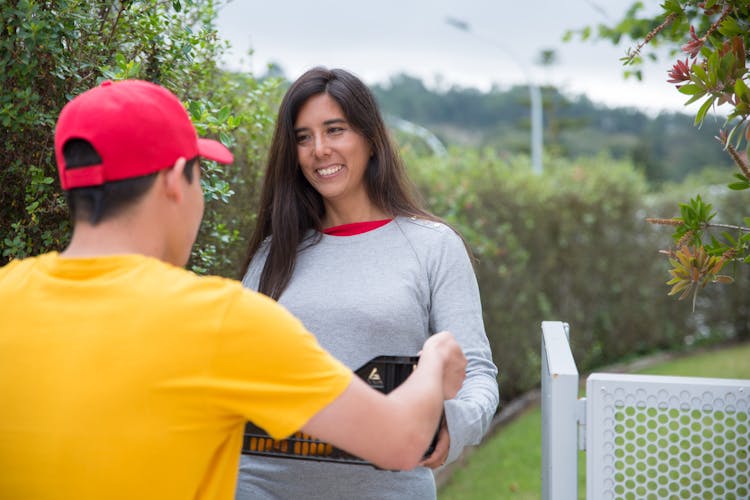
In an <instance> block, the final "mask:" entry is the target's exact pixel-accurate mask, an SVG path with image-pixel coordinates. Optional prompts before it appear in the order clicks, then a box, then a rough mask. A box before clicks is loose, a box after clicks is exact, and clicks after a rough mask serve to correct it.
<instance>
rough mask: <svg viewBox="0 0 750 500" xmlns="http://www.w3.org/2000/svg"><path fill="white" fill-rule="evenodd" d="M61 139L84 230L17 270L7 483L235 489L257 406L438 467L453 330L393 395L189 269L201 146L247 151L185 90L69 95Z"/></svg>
mask: <svg viewBox="0 0 750 500" xmlns="http://www.w3.org/2000/svg"><path fill="white" fill-rule="evenodd" d="M55 152H56V156H57V163H58V170H59V175H60V181H61V184H62V188H63V190H65V191H66V194H67V196H68V202H69V205H70V207H71V211H72V215H73V220H74V227H73V236H72V239H71V242H70V245H69V246H68V247H67V248H66V249H65V250H64V251H63V252H62V253H60V254H57V253H55V252H52V253H48V254H45V255H41V256H38V257H35V258H29V259H24V260H21V261H14V262H11V263H10V264H8V265H7V266H5V268H3V269H0V493H1V494H0V496H2V497H3V498H12V499H15V498H76V499H86V498H129V499H134V498H135V499H138V498H141V499H143V498H159V499H169V498H231V497H232V495H233V492H234V486H235V479H236V471H237V461H238V457H239V451H240V445H241V440H242V429H243V427H244V423H245V421H246V420H252V421H253V422H255V423H256V424H258V425H260V426H261V427H263V428H265V429H266V431H267V432H269V433H270V434H271V435H272V436H274V437H276V438H282V437H285V436H287V435H289V434H291V433H292V432H294V431H296V430H298V429H301V430H302V431H304V432H306V433H309V434H312V435H314V436H316V437H318V438H320V439H323V440H325V441H328V442H330V443H331V444H333V445H335V446H338V447H341V448H343V449H346V450H347V451H349V452H352V453H354V454H356V455H359V456H361V457H363V458H365V459H367V460H370V461H372V462H373V463H375V464H377V465H379V466H381V467H384V468H394V469H395V468H401V469H408V468H412V467H415V466H416V465H417V464H418V463H419V461H420V459H421V457H422V454H423V453H424V451H425V449H426V448H427V446H428V445H429V442H430V440H431V438H432V436H433V433H434V431H435V428H436V427H437V424H438V421H439V418H440V415H441V411H442V405H443V400H444V399H449V398H452V397H453V396H454V395H455V394H456V392H457V391H458V389H459V387H460V385H461V382H462V381H463V376H464V368H465V358H464V357H463V354H462V353H461V351H460V349H459V347H458V345H457V344H456V342H455V341H454V339H453V337H452V335H451V334H449V333H447V332H443V333H438V334H436V335H433V336H432V337H431V338H430V339H429V340H428V341H427V342H426V343H425V345H424V347H423V351H422V356H421V360H420V363H419V365H418V367H417V369H416V370H415V372H414V373H413V374H412V376H410V377H409V379H408V380H407V381H406V382H405V383H404V384H402V385H401V386H400V387H399V388H398V389H397V390H395V391H393V392H392V393H390V394H389V395H388V396H385V395H383V394H380V393H378V392H377V391H374V390H372V389H370V388H369V387H368V386H367V385H366V384H365V383H364V382H362V381H361V380H359V379H358V378H357V377H354V376H353V374H352V373H351V372H350V371H349V370H348V369H347V368H345V367H344V366H343V365H342V364H341V363H339V362H338V361H336V360H334V359H333V358H332V357H331V356H330V355H329V354H328V353H326V352H325V351H323V350H322V348H320V347H319V346H318V344H317V343H316V341H315V340H314V337H313V336H312V335H311V334H309V333H308V332H307V331H305V330H304V328H303V326H302V325H301V323H300V322H299V321H297V320H296V319H295V318H293V317H292V316H291V315H290V314H289V313H287V312H286V311H285V310H284V309H283V308H282V307H281V306H279V305H278V304H276V303H275V302H273V301H272V300H270V299H268V298H266V297H264V296H262V295H259V294H255V293H252V292H248V291H245V290H244V289H242V287H241V286H240V284H239V283H236V282H234V281H231V280H226V279H223V278H216V277H203V278H200V277H197V276H195V275H193V274H192V273H189V272H188V271H185V270H184V269H182V266H184V265H185V264H186V262H187V260H188V257H189V255H190V248H191V247H192V245H193V243H194V241H195V237H196V234H197V231H198V227H199V225H200V220H201V218H202V215H203V193H202V190H201V187H200V182H199V177H200V171H199V157H203V158H208V159H210V160H215V161H218V162H221V163H229V162H231V161H232V155H231V153H230V152H229V151H228V150H227V149H226V148H225V147H224V146H223V145H221V144H220V143H218V142H215V141H210V140H206V139H199V138H198V137H197V134H196V132H195V128H194V127H193V125H192V123H191V122H190V119H189V117H188V115H187V113H186V111H185V108H184V107H183V105H182V104H181V103H180V101H179V100H178V99H177V98H176V97H175V96H174V95H173V94H171V93H170V92H168V91H167V90H165V89H164V88H162V87H159V86H157V85H154V84H151V83H148V82H143V81H137V80H130V81H122V82H117V83H111V82H105V83H103V84H102V85H101V86H100V87H97V88H95V89H92V90H89V91H88V92H85V93H83V94H81V95H80V96H78V97H77V98H75V99H73V100H72V101H71V102H70V103H68V105H67V106H65V108H64V109H63V110H62V112H61V114H60V117H59V119H58V122H57V127H56V131H55ZM321 314H325V311H321Z"/></svg>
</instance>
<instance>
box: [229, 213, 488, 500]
mask: <svg viewBox="0 0 750 500" xmlns="http://www.w3.org/2000/svg"><path fill="white" fill-rule="evenodd" d="M301 248H302V250H301V251H300V252H299V254H298V257H297V264H296V267H295V269H294V274H293V276H292V279H291V281H290V283H289V286H288V287H287V289H286V290H285V291H284V293H283V294H282V295H281V297H280V299H279V302H280V303H281V304H282V305H284V306H285V307H286V308H287V309H289V311H291V312H292V314H294V315H295V316H297V317H298V318H299V319H300V320H301V321H302V322H303V323H304V325H305V326H306V327H307V329H308V330H310V331H311V332H312V333H314V334H315V336H316V337H317V338H318V341H319V342H320V344H321V345H322V346H323V347H324V348H325V349H327V350H328V351H330V352H331V353H332V354H333V355H334V356H335V357H337V358H338V359H340V360H341V361H342V362H343V363H344V364H346V365H347V366H349V367H350V368H352V369H353V370H355V369H357V368H359V367H360V366H362V365H363V364H365V363H366V362H367V361H369V360H370V359H372V358H374V357H375V356H380V355H394V356H413V355H416V354H417V353H418V352H419V350H420V349H421V348H422V345H423V344H424V341H425V340H426V339H427V337H429V336H430V335H431V334H433V333H436V332H439V331H442V330H448V331H450V332H452V333H453V334H454V335H455V337H456V339H457V340H458V342H459V344H460V345H461V347H462V349H463V351H464V353H465V355H466V357H467V360H468V365H467V368H466V380H465V381H464V384H463V386H462V388H461V390H460V391H459V393H458V395H457V396H456V397H455V398H454V399H452V400H450V401H446V402H445V417H446V421H447V425H448V431H449V434H450V452H449V454H448V460H447V462H451V461H453V460H455V459H456V458H457V457H458V456H459V455H460V453H461V451H462V450H463V448H464V447H465V446H467V445H476V444H478V443H479V442H480V440H481V438H482V436H483V435H484V434H485V432H486V431H487V429H488V427H489V424H490V422H491V420H492V417H493V415H494V413H495V410H496V408H497V405H498V400H499V397H498V386H497V378H496V377H497V368H496V367H495V365H494V364H493V362H492V355H491V352H490V347H489V343H488V341H487V336H486V334H485V331H484V323H483V320H482V308H481V303H480V298H479V288H478V286H477V282H476V277H475V275H474V271H473V268H472V266H471V262H470V260H469V257H468V254H467V252H466V249H465V248H464V245H463V242H462V241H461V238H460V237H459V236H458V235H457V234H456V233H455V232H453V230H451V229H450V228H449V227H447V226H445V225H444V224H440V223H436V222H432V221H425V220H419V219H415V218H404V217H397V218H396V219H394V220H393V221H391V222H390V223H388V224H386V225H384V226H382V227H380V228H378V229H375V230H373V231H369V232H366V233H363V234H358V235H354V236H329V235H322V237H321V240H320V241H319V242H318V243H316V244H314V245H312V246H308V245H306V244H305V242H303V244H302V245H301ZM267 251H268V245H267V242H264V245H263V246H262V247H261V249H260V251H259V252H258V253H257V254H256V255H255V257H254V258H253V260H252V262H251V263H250V266H249V267H248V270H247V274H246V275H245V278H244V279H243V284H244V285H245V286H246V287H248V288H251V289H253V290H257V288H258V282H259V279H260V274H261V271H262V270H263V265H264V263H265V259H266V256H267ZM362 432H368V430H367V429H362ZM435 497H436V492H435V481H434V476H433V474H432V471H431V470H430V469H428V468H425V467H417V468H416V469H414V470H412V471H408V472H391V471H382V470H378V469H375V468H374V467H370V466H367V465H353V464H338V463H330V462H316V461H310V460H298V459H287V458H267V457H255V456H248V455H242V458H241V463H240V475H239V481H238V486H237V498H238V499H242V500H248V499H258V498H261V499H265V498H269V499H270V498H274V499H277V498H278V499H301V498H305V499H309V498H321V499H323V498H325V499H350V498H357V499H365V498H373V499H375V498H377V499H405V498H408V499H423V498H424V499H429V498H435Z"/></svg>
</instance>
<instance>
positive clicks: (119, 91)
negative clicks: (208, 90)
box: [55, 80, 234, 190]
mask: <svg viewBox="0 0 750 500" xmlns="http://www.w3.org/2000/svg"><path fill="white" fill-rule="evenodd" d="M70 139H83V140H85V141H88V142H89V143H90V144H91V146H93V148H94V149H95V150H96V152H97V153H98V154H99V156H100V157H101V159H102V161H101V163H99V164H98V165H91V166H85V167H75V168H67V167H66V165H65V158H64V157H63V147H64V146H65V143H66V142H68V140H70ZM55 155H56V157H57V170H58V173H59V174H60V183H61V184H62V188H63V189H65V190H68V189H73V188H79V187H88V186H98V185H101V184H104V183H106V182H111V181H117V180H122V179H130V178H132V177H140V176H143V175H148V174H152V173H154V172H158V171H159V170H163V169H167V168H170V167H172V166H173V165H174V164H175V162H176V161H177V159H178V158H180V157H183V158H186V159H190V158H193V157H195V156H201V157H203V158H207V159H209V160H214V161H217V162H219V163H224V164H226V163H232V161H233V160H234V157H233V156H232V153H231V152H230V151H229V150H228V149H227V148H226V147H225V146H224V145H223V144H221V143H220V142H218V141H214V140H210V139H201V138H199V137H198V133H197V132H196V131H195V127H194V126H193V123H192V122H191V121H190V117H189V116H188V114H187V111H186V110H185V107H184V106H183V105H182V102H180V100H179V99H178V98H177V96H175V95H174V94H173V93H171V92H170V91H168V90H167V89H165V88H164V87H160V86H159V85H156V84H153V83H150V82H145V81H142V80H122V81H119V82H111V81H105V82H103V83H102V84H101V85H100V86H98V87H95V88H93V89H91V90H87V91H86V92H84V93H83V94H81V95H79V96H77V97H75V98H74V99H73V100H71V101H70V102H69V103H68V104H66V105H65V107H64V108H63V110H62V111H61V112H60V116H59V118H58V119H57V125H56V127H55Z"/></svg>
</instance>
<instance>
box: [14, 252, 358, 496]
mask: <svg viewBox="0 0 750 500" xmlns="http://www.w3.org/2000/svg"><path fill="white" fill-rule="evenodd" d="M351 376H352V374H351V371H350V370H348V369H347V368H346V367H344V366H343V365H342V364H341V363H339V362H338V361H336V360H335V359H333V358H332V357H331V356H330V355H329V354H328V353H326V352H325V351H323V350H322V349H321V348H320V347H319V346H318V344H317V342H316V340H315V339H314V337H313V336H312V335H311V334H309V333H308V332H307V331H306V330H305V329H304V327H303V326H302V324H301V323H300V322H299V321H297V320H296V319H295V318H294V317H293V316H291V314H289V313H288V312H287V311H286V310H285V309H283V308H282V307H281V306H279V305H277V304H276V303H275V302H274V301H272V300H271V299H268V298H267V297H265V296H263V295H260V294H256V293H253V292H249V291H246V290H244V289H242V287H241V285H240V284H239V283H237V282H234V281H231V280H227V279H222V278H216V277H202V278H201V277H197V276H195V275H194V274H192V273H190V272H188V271H185V270H183V269H180V268H176V267H173V266H170V265H168V264H165V263H163V262H160V261H158V260H156V259H152V258H148V257H143V256H138V255H123V256H114V257H98V258H80V259H67V258H61V257H59V256H58V255H57V254H55V253H51V254H45V255H42V256H40V257H37V258H30V259H25V260H22V261H15V262H12V263H10V264H8V265H7V266H5V267H4V268H2V269H0V497H2V498H3V499H16V498H18V499H21V498H23V499H27V498H34V499H47V498H66V499H68V498H70V499H74V498H75V499H79V500H80V499H89V498H91V499H94V498H96V499H100V498H108V499H109V498H127V499H131V500H132V499H135V500H145V499H151V498H154V499H171V498H175V499H188V498H191V499H192V498H211V499H214V498H233V495H234V487H235V480H236V474H237V463H238V459H239V454H240V447H241V442H242V429H243V425H244V423H245V421H246V420H252V421H253V422H255V423H256V424H257V425H259V426H261V427H264V428H265V429H266V431H267V432H269V433H270V434H271V435H272V436H274V437H276V438H281V437H285V436H287V435H289V434H291V433H292V432H294V431H296V430H297V429H299V428H300V427H301V426H302V425H303V424H304V423H305V422H307V421H308V420H309V419H310V417H312V416H313V415H314V414H315V413H317V412H318V411H319V410H320V409H322V408H323V407H324V406H326V405H327V404H328V403H330V402H331V401H333V400H334V399H336V398H337V397H338V396H339V395H340V394H341V392H342V391H343V390H344V389H345V388H346V387H347V385H348V384H349V382H350V380H351Z"/></svg>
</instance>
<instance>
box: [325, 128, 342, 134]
mask: <svg viewBox="0 0 750 500" xmlns="http://www.w3.org/2000/svg"><path fill="white" fill-rule="evenodd" d="M343 131H344V128H343V127H331V128H329V129H328V133H329V134H340V133H341V132H343Z"/></svg>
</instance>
